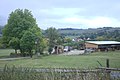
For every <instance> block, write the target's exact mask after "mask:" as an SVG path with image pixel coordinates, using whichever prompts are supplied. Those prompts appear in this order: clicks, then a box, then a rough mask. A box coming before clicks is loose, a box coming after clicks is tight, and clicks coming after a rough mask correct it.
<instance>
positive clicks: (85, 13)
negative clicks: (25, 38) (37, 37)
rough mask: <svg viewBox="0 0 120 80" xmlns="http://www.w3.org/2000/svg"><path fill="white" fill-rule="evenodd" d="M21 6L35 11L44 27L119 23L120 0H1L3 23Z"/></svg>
mask: <svg viewBox="0 0 120 80" xmlns="http://www.w3.org/2000/svg"><path fill="white" fill-rule="evenodd" d="M18 8H20V9H29V10H30V11H32V14H33V16H34V18H36V21H37V24H38V26H39V27H40V28H42V29H47V28H49V27H51V26H53V27H55V28H80V29H81V28H83V29H85V28H97V27H120V0H1V1H0V25H4V24H6V23H7V19H8V16H9V14H10V13H11V12H12V11H14V10H15V9H18Z"/></svg>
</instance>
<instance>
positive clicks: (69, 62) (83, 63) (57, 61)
mask: <svg viewBox="0 0 120 80" xmlns="http://www.w3.org/2000/svg"><path fill="white" fill-rule="evenodd" d="M106 59H109V60H110V67H113V68H120V51H115V52H114V51H113V52H96V53H92V54H90V55H79V56H58V55H51V56H45V57H41V58H38V59H34V58H30V59H20V60H11V61H2V60H0V67H3V66H4V65H6V64H7V65H9V66H12V65H15V66H22V67H34V68H47V67H52V68H64V67H66V68H71V67H72V68H96V67H100V65H99V64H98V62H97V61H99V62H100V63H101V64H102V66H103V67H105V66H106Z"/></svg>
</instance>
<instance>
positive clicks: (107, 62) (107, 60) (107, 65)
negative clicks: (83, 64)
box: [106, 59, 110, 68]
mask: <svg viewBox="0 0 120 80" xmlns="http://www.w3.org/2000/svg"><path fill="white" fill-rule="evenodd" d="M106 67H107V68H109V67H110V65H109V59H106Z"/></svg>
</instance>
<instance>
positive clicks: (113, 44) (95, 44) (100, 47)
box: [85, 41, 120, 51]
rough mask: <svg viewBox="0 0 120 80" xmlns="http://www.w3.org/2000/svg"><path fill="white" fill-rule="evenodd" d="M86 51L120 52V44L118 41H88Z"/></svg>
mask: <svg viewBox="0 0 120 80" xmlns="http://www.w3.org/2000/svg"><path fill="white" fill-rule="evenodd" d="M85 48H86V49H92V50H95V51H109V50H112V51H114V50H120V42H118V41H86V42H85Z"/></svg>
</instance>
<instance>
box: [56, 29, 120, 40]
mask: <svg viewBox="0 0 120 80" xmlns="http://www.w3.org/2000/svg"><path fill="white" fill-rule="evenodd" d="M58 32H59V33H60V34H61V35H62V36H65V37H74V38H75V37H78V38H81V39H84V38H85V39H87V38H90V39H91V40H115V41H120V28H119V27H117V28H114V27H103V28H96V29H95V28H89V29H74V28H65V29H58Z"/></svg>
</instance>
